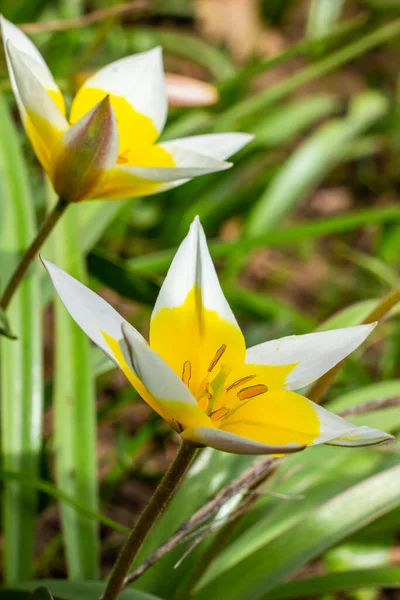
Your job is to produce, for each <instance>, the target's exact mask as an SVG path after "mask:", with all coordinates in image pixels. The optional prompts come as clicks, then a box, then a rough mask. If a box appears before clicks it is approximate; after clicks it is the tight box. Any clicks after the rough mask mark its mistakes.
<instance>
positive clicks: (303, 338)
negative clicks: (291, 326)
mask: <svg viewBox="0 0 400 600" xmlns="http://www.w3.org/2000/svg"><path fill="white" fill-rule="evenodd" d="M375 325H376V323H373V324H371V325H358V326H356V327H347V328H344V329H333V330H331V331H323V332H317V333H308V334H305V335H299V336H297V335H292V336H288V337H284V338H281V339H278V340H273V341H270V342H265V343H263V344H258V345H257V346H253V347H252V348H249V349H248V350H247V352H246V363H247V364H248V365H253V364H254V365H266V366H269V365H282V366H284V365H292V368H291V369H290V371H289V372H288V374H287V377H286V380H285V382H284V387H285V388H286V389H289V390H296V389H300V388H302V387H304V386H306V385H307V384H309V383H311V382H312V381H315V380H316V379H318V378H319V377H321V375H323V374H324V373H326V371H329V369H331V368H332V367H334V366H335V365H336V364H337V363H338V362H340V361H341V360H343V359H344V358H345V357H346V356H347V355H348V354H350V353H351V352H353V350H355V349H356V348H357V347H358V346H359V345H360V344H362V342H363V341H364V340H365V338H366V337H367V336H368V335H369V334H370V333H371V331H372V329H373V328H374V327H375ZM250 368H251V367H250Z"/></svg>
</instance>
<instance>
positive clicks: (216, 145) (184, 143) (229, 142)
mask: <svg viewBox="0 0 400 600" xmlns="http://www.w3.org/2000/svg"><path fill="white" fill-rule="evenodd" d="M254 138H255V136H254V135H253V134H252V133H208V134H206V135H193V136H190V137H186V138H178V139H176V140H169V141H168V142H163V143H162V144H160V146H162V147H163V148H165V149H166V150H168V151H170V149H171V148H173V147H174V146H177V147H178V148H185V149H186V150H192V152H198V153H199V154H204V155H205V156H211V157H212V158H215V159H216V160H226V159H227V158H229V157H230V156H232V155H233V154H236V152H239V150H241V149H242V148H244V146H246V145H247V144H249V143H250V142H251V141H252V140H254Z"/></svg>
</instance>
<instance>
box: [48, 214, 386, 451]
mask: <svg viewBox="0 0 400 600" xmlns="http://www.w3.org/2000/svg"><path fill="white" fill-rule="evenodd" d="M43 262H44V265H45V267H46V268H47V270H48V272H49V274H50V277H51V279H52V281H53V284H54V286H55V288H56V290H57V292H58V294H59V296H60V298H61V300H62V301H63V303H64V305H65V306H66V308H67V310H68V311H69V312H70V314H71V316H72V317H73V318H74V319H75V321H76V322H77V323H78V325H79V326H80V327H81V328H82V329H83V330H84V331H85V332H86V333H87V335H88V336H89V337H90V338H91V339H92V340H93V341H94V342H95V343H96V344H97V345H98V346H99V347H100V348H101V349H102V350H103V351H104V352H105V353H106V354H107V355H108V356H109V357H110V358H111V360H113V361H114V362H115V363H116V364H117V365H118V366H119V367H120V368H121V369H122V371H123V372H124V373H125V375H126V377H127V378H128V379H129V381H130V382H131V384H132V385H133V386H134V387H135V388H136V390H137V391H138V393H139V394H140V395H141V396H142V397H143V398H144V400H145V401H146V402H147V403H148V404H149V405H150V406H151V407H152V408H153V409H154V410H156V411H157V412H158V413H159V414H160V415H161V416H162V417H163V418H164V419H166V420H167V421H168V422H169V423H170V424H171V426H172V427H173V428H174V429H175V430H176V431H177V432H178V433H179V434H180V436H181V438H182V440H184V441H185V442H189V443H192V444H196V445H199V446H212V447H213V448H217V449H219V450H224V451H225V452H234V453H238V454H285V453H289V452H296V451H298V450H302V449H303V448H304V447H306V446H310V445H315V444H324V443H325V444H331V445H337V446H366V445H372V444H379V443H381V442H384V441H388V440H391V439H393V438H392V436H390V435H388V434H387V433H383V432H381V431H378V430H376V429H371V428H369V427H356V426H355V425H352V424H351V423H349V422H348V421H345V420H344V419H342V418H341V417H339V416H337V415H335V414H333V413H331V412H329V411H327V410H326V409H324V408H322V407H321V406H318V405H317V404H315V403H313V402H311V401H310V400H308V399H307V398H305V397H304V396H301V395H300V394H297V393H296V392H294V391H293V390H296V389H299V388H303V387H304V386H306V385H307V384H308V383H310V382H311V381H314V380H315V379H317V378H318V377H320V376H321V375H322V374H323V373H325V372H326V371H328V370H329V369H330V368H331V367H333V366H334V365H335V364H337V363H338V362H339V361H341V360H342V359H343V358H345V356H347V355H348V354H349V353H350V352H352V351H353V350H354V349H355V348H357V346H359V344H361V343H362V342H363V341H364V340H365V338H366V337H367V335H368V334H369V333H370V331H371V330H372V329H373V327H374V324H373V325H360V326H357V327H348V328H345V329H336V330H332V331H326V332H322V333H312V334H307V335H300V336H289V337H285V338H281V339H279V340H274V341H271V342H266V343H263V344H259V345H257V346H253V347H252V348H249V349H247V350H246V345H245V340H244V337H243V334H242V332H241V330H240V328H239V326H238V324H237V322H236V320H235V317H234V315H233V313H232V311H231V309H230V307H229V305H228V303H227V301H226V299H225V297H224V295H223V292H222V290H221V287H220V285H219V282H218V277H217V274H216V272H215V269H214V265H213V262H212V260H211V257H210V254H209V251H208V247H207V242H206V238H205V235H204V231H203V229H202V227H201V225H200V221H199V219H198V218H196V219H195V220H194V222H193V223H192V225H191V227H190V231H189V233H188V235H187V237H186V238H185V239H184V241H183V243H182V244H181V246H180V248H179V249H178V252H177V254H176V255H175V258H174V260H173V262H172V265H171V267H170V269H169V272H168V274H167V277H166V279H165V281H164V284H163V286H162V288H161V291H160V294H159V296H158V299H157V302H156V305H155V307H154V310H153V314H152V318H151V324H150V342H149V343H147V342H146V340H145V339H144V338H143V337H142V335H141V334H140V333H139V332H138V331H137V330H136V329H134V327H132V325H130V324H129V323H128V322H127V321H125V320H124V319H123V318H122V317H121V316H120V315H119V314H118V313H117V312H116V311H115V310H114V309H113V308H112V307H111V306H110V305H109V304H108V303H107V302H106V301H105V300H103V299H102V298H101V297H100V296H98V295H97V294H95V293H94V292H92V291H91V290H89V289H88V288H87V287H85V286H84V285H82V284H81V283H79V282H78V281H76V280H75V279H73V278H72V277H71V276H70V275H68V274H67V273H65V272H64V271H62V270H61V269H59V268H58V267H56V266H55V265H54V264H52V263H51V262H49V261H45V260H43Z"/></svg>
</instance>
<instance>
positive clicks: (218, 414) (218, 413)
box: [210, 406, 229, 422]
mask: <svg viewBox="0 0 400 600" xmlns="http://www.w3.org/2000/svg"><path fill="white" fill-rule="evenodd" d="M228 413H229V408H226V406H222V407H221V408H217V410H213V412H212V413H210V419H211V420H212V421H214V422H215V421H219V420H220V419H223V417H226V415H227V414H228Z"/></svg>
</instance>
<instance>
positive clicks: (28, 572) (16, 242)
mask: <svg viewBox="0 0 400 600" xmlns="http://www.w3.org/2000/svg"><path fill="white" fill-rule="evenodd" d="M0 212H1V215H2V218H1V222H0V253H1V254H0V259H1V268H0V272H1V283H2V285H4V284H5V283H6V281H7V280H8V278H9V277H10V276H11V274H12V272H13V271H14V269H15V267H16V265H17V264H18V261H19V259H20V256H21V254H22V253H23V252H24V250H25V249H26V248H27V247H28V245H29V244H30V242H31V240H32V238H33V237H34V235H35V215H34V203H33V197H32V195H31V191H30V188H29V184H28V174H27V171H26V167H25V164H24V159H23V154H22V151H21V148H20V146H19V143H18V137H17V132H16V131H15V129H14V126H13V124H12V121H11V117H10V115H9V113H8V110H7V107H6V105H5V103H4V101H3V100H2V99H1V98H0ZM38 269H39V265H38V264H37V262H36V263H35V264H34V266H33V267H32V268H31V269H30V271H29V273H28V275H27V276H26V278H25V280H24V282H23V283H22V285H21V287H20V289H19V291H18V292H17V294H16V295H15V296H14V299H13V301H12V303H11V306H10V309H9V311H8V312H7V317H8V319H9V321H10V323H11V326H12V328H13V332H14V333H15V335H17V336H18V338H19V339H18V340H7V339H5V338H3V339H2V340H1V412H2V419H1V438H2V441H1V445H2V454H3V466H4V468H6V469H13V470H14V471H20V472H21V473H25V474H29V475H30V476H33V477H34V476H35V475H37V474H38V470H39V455H40V451H41V446H42V425H41V421H42V401H43V399H42V343H41V302H40V294H39V291H40V290H39V275H38V273H39V271H38ZM36 508H37V493H36V492H35V491H32V490H28V489H26V488H24V487H23V486H21V485H20V484H19V483H18V482H7V483H6V485H5V489H4V496H3V525H4V553H5V570H4V578H5V581H6V582H7V583H11V584H12V583H14V582H16V581H20V580H23V579H28V578H30V577H32V568H33V564H32V558H33V539H34V532H35V515H36Z"/></svg>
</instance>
